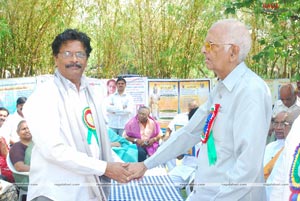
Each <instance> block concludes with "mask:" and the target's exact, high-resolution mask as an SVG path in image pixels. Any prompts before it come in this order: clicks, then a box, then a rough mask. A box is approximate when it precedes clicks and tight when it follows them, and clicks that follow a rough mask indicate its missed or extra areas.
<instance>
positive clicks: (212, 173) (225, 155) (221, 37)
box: [129, 19, 272, 201]
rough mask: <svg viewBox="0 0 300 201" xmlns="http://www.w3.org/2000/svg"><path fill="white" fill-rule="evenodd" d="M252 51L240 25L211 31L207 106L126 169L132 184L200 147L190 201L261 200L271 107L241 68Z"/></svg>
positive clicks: (221, 24) (258, 82)
mask: <svg viewBox="0 0 300 201" xmlns="http://www.w3.org/2000/svg"><path fill="white" fill-rule="evenodd" d="M250 48H251V35H250V32H249V30H248V28H247V26H246V25H245V24H243V23H241V22H239V21H238V20H235V19H226V20H220V21H218V22H216V23H215V24H213V25H212V26H211V28H210V29H209V30H208V33H207V36H206V39H205V44H204V46H203V47H202V53H203V54H204V56H205V63H206V65H207V68H208V69H209V70H212V71H213V72H214V73H215V74H216V76H217V78H218V82H217V83H216V85H215V87H214V88H213V90H212V91H211V93H210V95H209V98H208V101H207V102H206V103H205V104H203V105H202V106H200V107H199V109H198V110H197V112H196V113H195V114H194V116H193V117H192V118H191V120H190V121H189V122H188V124H187V125H186V126H184V127H183V128H181V129H179V130H178V131H176V132H175V133H174V134H172V136H171V138H170V139H168V140H167V141H166V142H165V143H164V144H162V145H161V146H160V148H159V149H158V150H157V151H156V152H155V153H154V155H152V156H151V157H149V158H147V159H146V160H145V161H144V162H140V163H136V164H130V165H129V170H130V171H131V172H133V173H134V174H133V175H132V176H131V177H130V178H140V177H141V176H142V175H143V174H144V173H145V172H146V170H147V169H149V168H152V167H155V166H157V165H159V164H162V163H164V162H166V161H168V160H170V159H172V158H174V157H176V156H178V155H180V154H182V153H184V152H185V151H186V150H188V149H189V148H191V147H193V146H194V145H195V144H197V143H199V142H202V146H201V148H200V151H199V155H198V158H197V160H198V162H197V169H196V175H195V181H194V185H195V186H194V190H193V192H192V193H191V194H190V195H189V197H188V200H195V201H198V200H222V201H232V200H249V201H250V200H265V198H266V195H265V188H264V186H262V185H260V186H259V185H255V183H257V184H261V183H263V182H264V177H263V165H262V163H263V155H264V149H265V143H266V137H267V133H268V130H269V122H270V121H271V115H272V103H271V93H270V90H269V88H268V86H267V85H266V83H265V82H264V81H263V80H262V79H261V78H260V77H259V76H258V75H256V74H255V73H254V72H253V71H251V70H250V69H249V68H248V67H247V65H246V64H245V62H244V61H245V59H246V57H247V55H248V52H249V51H250ZM174 148H176V149H174ZM248 184H249V185H248Z"/></svg>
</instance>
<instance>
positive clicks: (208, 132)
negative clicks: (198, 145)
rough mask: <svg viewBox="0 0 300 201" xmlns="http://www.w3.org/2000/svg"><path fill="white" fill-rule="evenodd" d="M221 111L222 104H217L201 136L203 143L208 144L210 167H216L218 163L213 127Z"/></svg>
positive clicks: (211, 110) (212, 109)
mask: <svg viewBox="0 0 300 201" xmlns="http://www.w3.org/2000/svg"><path fill="white" fill-rule="evenodd" d="M219 109H220V104H215V105H214V106H213V107H212V108H211V109H210V113H209V114H208V116H207V119H206V122H205V126H204V127H203V133H202V134H201V142H202V143H203V144H207V154H208V162H209V165H215V163H216V161H217V151H216V146H215V141H214V136H213V131H212V127H213V124H214V121H215V119H216V117H217V114H218V112H219Z"/></svg>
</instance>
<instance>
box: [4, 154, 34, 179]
mask: <svg viewBox="0 0 300 201" xmlns="http://www.w3.org/2000/svg"><path fill="white" fill-rule="evenodd" d="M6 163H7V166H8V168H9V169H10V170H11V171H12V172H13V173H15V174H19V175H24V176H29V172H19V171H17V170H16V169H15V166H14V165H13V164H12V162H11V160H10V157H9V153H8V154H7V156H6Z"/></svg>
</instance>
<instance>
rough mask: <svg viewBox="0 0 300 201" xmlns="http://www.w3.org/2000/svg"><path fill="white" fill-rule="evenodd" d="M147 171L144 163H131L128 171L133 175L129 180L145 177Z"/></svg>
mask: <svg viewBox="0 0 300 201" xmlns="http://www.w3.org/2000/svg"><path fill="white" fill-rule="evenodd" d="M146 170H147V167H146V166H145V164H144V163H143V162H140V163H130V164H129V166H128V171H129V172H130V173H131V175H130V176H129V178H128V180H130V181H131V180H132V179H140V178H141V177H142V176H144V174H145V172H146Z"/></svg>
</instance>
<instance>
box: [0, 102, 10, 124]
mask: <svg viewBox="0 0 300 201" xmlns="http://www.w3.org/2000/svg"><path fill="white" fill-rule="evenodd" d="M8 115H9V111H8V109H6V108H5V107H0V128H1V127H2V125H3V123H4V122H5V120H6V118H7V117H8Z"/></svg>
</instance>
